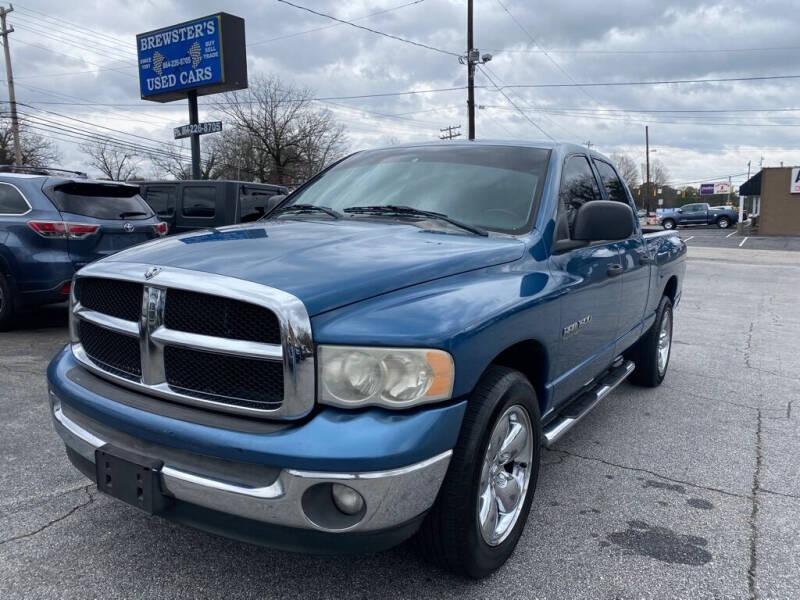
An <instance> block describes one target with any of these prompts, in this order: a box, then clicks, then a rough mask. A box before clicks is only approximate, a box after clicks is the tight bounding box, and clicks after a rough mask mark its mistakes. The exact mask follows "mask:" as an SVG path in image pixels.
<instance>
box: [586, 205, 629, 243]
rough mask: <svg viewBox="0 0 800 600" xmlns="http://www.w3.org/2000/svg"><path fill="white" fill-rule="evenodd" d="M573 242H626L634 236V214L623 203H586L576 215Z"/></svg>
mask: <svg viewBox="0 0 800 600" xmlns="http://www.w3.org/2000/svg"><path fill="white" fill-rule="evenodd" d="M573 229H574V231H573V234H572V239H573V240H581V241H587V242H594V241H598V240H624V239H625V238H627V237H630V236H631V235H632V234H633V213H632V212H631V207H630V206H628V205H627V204H625V203H623V202H615V201H612V200H594V201H592V202H586V203H585V204H584V205H583V206H581V207H580V209H578V214H577V215H575V224H574V227H573Z"/></svg>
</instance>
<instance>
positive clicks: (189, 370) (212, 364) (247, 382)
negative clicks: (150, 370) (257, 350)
mask: <svg viewBox="0 0 800 600" xmlns="http://www.w3.org/2000/svg"><path fill="white" fill-rule="evenodd" d="M164 373H165V375H166V378H167V383H168V384H169V386H170V387H171V388H173V389H175V390H176V391H177V392H180V393H181V394H186V395H188V396H194V397H197V398H202V399H206V400H213V401H215V402H222V403H225V404H233V405H235V406H241V407H248V408H260V409H270V408H276V407H278V406H280V404H281V402H282V401H283V364H282V363H280V362H274V361H266V360H259V359H253V358H242V357H238V356H230V355H225V354H214V353H211V352H204V351H199V350H189V349H186V348H178V347H175V346H167V347H166V348H164Z"/></svg>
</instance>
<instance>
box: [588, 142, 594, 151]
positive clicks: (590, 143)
mask: <svg viewBox="0 0 800 600" xmlns="http://www.w3.org/2000/svg"><path fill="white" fill-rule="evenodd" d="M593 145H594V144H592V140H586V148H588V149H589V150H591V149H592V146H593Z"/></svg>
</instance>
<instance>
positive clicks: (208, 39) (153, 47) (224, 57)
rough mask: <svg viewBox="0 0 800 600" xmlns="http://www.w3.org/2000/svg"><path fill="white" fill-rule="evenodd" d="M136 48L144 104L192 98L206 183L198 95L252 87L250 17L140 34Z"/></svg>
mask: <svg viewBox="0 0 800 600" xmlns="http://www.w3.org/2000/svg"><path fill="white" fill-rule="evenodd" d="M136 48H137V51H138V55H139V91H140V94H141V98H142V100H151V101H154V102H172V101H173V100H180V99H183V98H186V99H187V100H188V103H189V127H190V130H191V133H190V137H191V147H192V178H193V179H200V134H201V131H200V130H199V129H198V125H199V115H198V109H197V97H198V96H204V95H206V94H219V93H221V92H228V91H232V90H241V89H245V88H246V87H247V52H246V50H245V38H244V19H242V18H241V17H236V16H234V15H231V14H228V13H217V14H214V15H209V16H207V17H203V18H200V19H195V20H193V21H186V22H185V23H179V24H177V25H171V26H169V27H164V28H162V29H157V30H154V31H149V32H147V33H140V34H139V35H137V36H136ZM219 130H221V127H220V129H219ZM219 130H218V131H219ZM202 133H206V132H202ZM209 133H210V132H209ZM176 137H177V136H176ZM181 137H186V136H181Z"/></svg>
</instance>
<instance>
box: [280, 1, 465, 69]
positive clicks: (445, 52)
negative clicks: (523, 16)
mask: <svg viewBox="0 0 800 600" xmlns="http://www.w3.org/2000/svg"><path fill="white" fill-rule="evenodd" d="M278 2H280V3H281V4H287V5H288V6H293V7H294V8H297V9H300V10H304V11H306V12H310V13H311V14H314V15H317V16H320V17H325V18H326V19H330V20H332V21H336V22H337V23H342V24H343V25H350V26H351V27H355V28H356V29H363V30H364V31H369V32H370V33H374V34H376V35H382V36H383V37H387V38H391V39H393V40H397V41H398V42H404V43H406V44H411V45H412V46H419V47H420V48H425V49H427V50H433V51H434V52H439V53H440V54H448V55H450V56H456V57H458V56H459V54H458V53H457V52H450V51H448V50H442V49H441V48H436V47H434V46H429V45H428V44H423V43H422V42H415V41H414V40H409V39H407V38H403V37H400V36H398V35H392V34H391V33H385V32H383V31H378V30H377V29H372V28H370V27H365V26H364V25H358V24H356V23H353V22H352V21H347V20H345V19H339V18H337V17H334V16H332V15H328V14H325V13H323V12H319V11H317V10H314V9H313V8H307V7H305V6H300V5H299V4H294V3H292V2H289V0H278Z"/></svg>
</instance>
